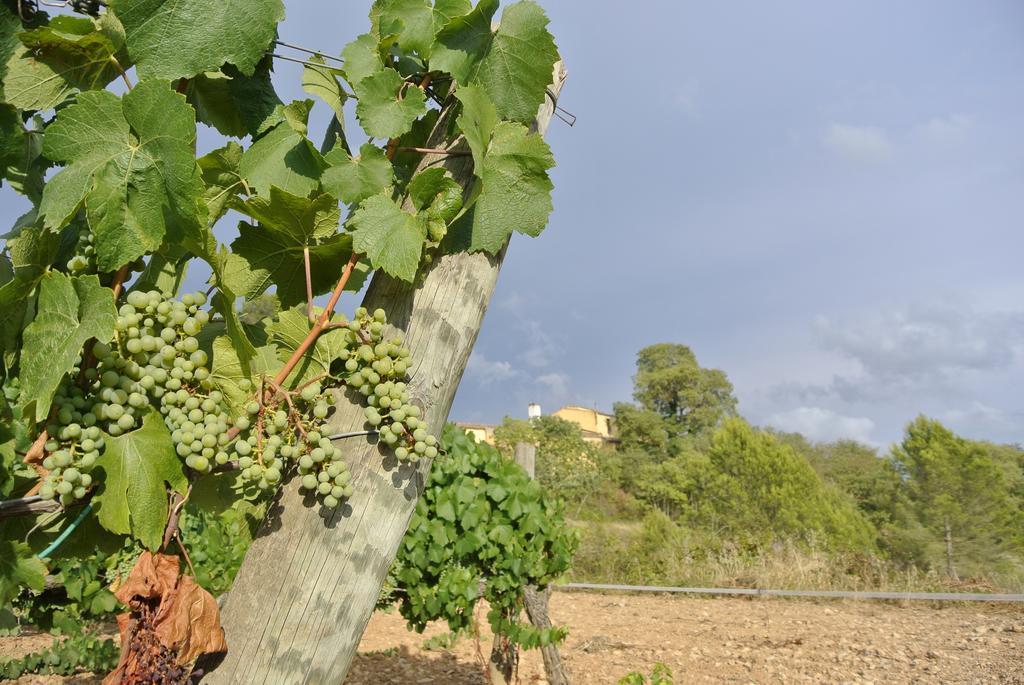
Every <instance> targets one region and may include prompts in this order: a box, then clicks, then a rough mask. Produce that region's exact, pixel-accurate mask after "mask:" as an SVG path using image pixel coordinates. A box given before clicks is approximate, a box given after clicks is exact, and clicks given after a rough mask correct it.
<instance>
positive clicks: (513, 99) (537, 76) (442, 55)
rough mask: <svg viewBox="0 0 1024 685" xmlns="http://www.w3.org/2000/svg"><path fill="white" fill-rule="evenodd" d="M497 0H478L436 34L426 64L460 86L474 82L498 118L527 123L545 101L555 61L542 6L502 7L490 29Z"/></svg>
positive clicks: (555, 50)
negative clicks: (495, 110) (495, 28)
mask: <svg viewBox="0 0 1024 685" xmlns="http://www.w3.org/2000/svg"><path fill="white" fill-rule="evenodd" d="M497 8H498V2H497V0H481V1H480V3H479V4H478V5H477V6H476V8H474V9H473V11H472V12H470V13H469V14H466V15H464V16H461V17H456V18H455V19H453V20H452V21H451V22H449V23H448V24H447V25H446V26H445V27H444V29H442V30H441V31H440V33H438V36H437V44H436V45H435V47H434V51H433V54H432V58H431V64H430V66H431V68H433V69H440V70H441V71H447V72H448V73H449V74H451V75H452V76H453V77H455V80H456V81H458V82H459V83H461V84H464V85H468V84H477V85H479V86H481V87H482V88H483V89H484V91H486V92H487V94H488V95H489V96H490V98H491V100H492V101H493V102H494V104H495V106H496V107H497V110H498V115H499V116H500V117H501V118H502V119H511V120H514V121H520V122H523V123H527V124H528V123H530V122H532V121H533V119H534V117H535V116H536V115H537V108H538V107H539V106H540V105H541V103H542V102H543V101H544V93H545V89H546V88H547V86H548V85H549V84H550V83H551V78H552V70H553V69H554V66H555V62H556V61H558V48H557V47H556V46H555V40H554V38H553V37H552V36H551V34H550V33H549V32H548V29H547V25H548V18H547V16H545V14H544V10H542V9H541V8H540V6H538V5H537V4H536V3H534V2H532V0H521V1H520V2H517V3H515V4H513V5H509V6H508V7H506V8H505V10H504V12H503V13H502V16H501V24H500V25H499V26H498V30H497V31H495V32H492V31H491V18H492V17H493V16H494V13H495V11H496V10H497Z"/></svg>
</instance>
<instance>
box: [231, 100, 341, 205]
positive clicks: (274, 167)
mask: <svg viewBox="0 0 1024 685" xmlns="http://www.w3.org/2000/svg"><path fill="white" fill-rule="evenodd" d="M312 106H313V101H312V100H300V101H297V102H293V103H291V104H290V105H288V106H287V107H282V108H279V110H280V112H281V114H282V116H283V118H284V120H283V121H281V122H280V123H278V124H277V125H276V126H274V127H273V128H271V129H270V130H269V131H267V132H266V133H264V134H263V136H262V137H260V138H259V139H257V140H256V142H254V143H253V144H252V146H251V147H250V148H249V149H248V150H246V151H245V154H243V155H242V158H241V160H240V161H239V163H238V168H239V172H240V173H241V174H242V177H243V178H245V180H246V181H248V183H249V185H250V186H251V187H252V188H255V189H256V191H257V192H258V193H259V194H260V195H267V194H268V193H269V192H270V186H272V185H274V186H277V187H278V188H280V189H282V190H284V191H287V192H289V193H291V194H292V195H303V196H304V195H308V194H309V193H310V192H311V191H313V190H315V189H316V187H317V184H318V183H319V180H320V174H322V173H323V170H324V169H325V168H326V167H327V163H326V162H325V161H324V158H323V156H322V155H321V154H320V153H319V152H317V149H316V148H315V147H314V146H313V144H312V143H311V142H310V141H309V139H308V138H307V137H306V126H307V123H306V122H307V121H308V117H309V110H310V109H311V108H312Z"/></svg>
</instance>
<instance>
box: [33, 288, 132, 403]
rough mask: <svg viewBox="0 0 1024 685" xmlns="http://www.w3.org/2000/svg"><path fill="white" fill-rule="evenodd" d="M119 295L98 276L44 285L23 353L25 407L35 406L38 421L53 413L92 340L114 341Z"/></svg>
mask: <svg viewBox="0 0 1024 685" xmlns="http://www.w3.org/2000/svg"><path fill="white" fill-rule="evenodd" d="M116 319H117V311H116V310H115V308H114V295H113V292H112V291H111V290H110V288H105V287H103V286H102V285H100V279H99V278H98V277H97V276H79V277H72V276H65V275H64V274H62V273H60V272H59V271H51V272H50V273H48V274H46V275H45V276H44V277H43V278H42V281H41V283H40V285H39V303H38V305H37V313H36V318H35V320H34V321H33V322H32V323H31V324H29V325H28V326H27V327H26V328H25V334H24V342H25V344H24V347H23V349H22V352H21V387H22V394H21V397H22V404H23V406H24V407H25V408H26V409H29V408H31V407H32V406H33V404H34V416H35V420H36V421H42V420H43V419H45V418H46V415H47V414H48V413H49V412H50V402H51V400H52V399H53V393H54V391H55V390H56V389H57V385H58V384H59V383H60V380H61V378H63V377H64V374H66V373H67V372H69V371H70V370H71V368H72V367H73V366H74V365H75V360H76V359H77V358H78V355H79V354H80V353H81V351H82V345H84V344H85V342H86V341H87V340H89V339H90V338H96V339H97V340H99V341H101V342H108V341H109V340H110V339H111V338H113V337H114V321H115V320H116Z"/></svg>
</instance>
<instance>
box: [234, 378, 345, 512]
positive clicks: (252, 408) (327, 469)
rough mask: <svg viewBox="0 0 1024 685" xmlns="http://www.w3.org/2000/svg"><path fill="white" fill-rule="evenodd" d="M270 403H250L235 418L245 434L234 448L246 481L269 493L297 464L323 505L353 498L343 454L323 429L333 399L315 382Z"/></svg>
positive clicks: (272, 397) (305, 484) (272, 398)
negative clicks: (243, 412)
mask: <svg viewBox="0 0 1024 685" xmlns="http://www.w3.org/2000/svg"><path fill="white" fill-rule="evenodd" d="M268 399H269V400H270V401H269V402H267V404H265V405H261V404H260V403H259V402H256V401H254V402H250V403H249V405H248V406H247V407H246V413H245V414H244V415H242V416H240V417H238V418H237V419H236V420H235V428H236V429H238V430H239V431H240V434H239V437H238V440H236V441H235V443H234V444H233V448H234V453H235V455H236V458H237V459H238V466H239V468H240V469H241V477H242V480H243V481H247V482H250V483H253V484H255V485H256V486H257V487H258V488H260V489H261V490H266V489H268V488H270V487H273V486H274V485H276V484H277V483H278V482H279V481H280V480H281V478H282V474H283V472H284V471H285V470H286V468H287V467H288V466H289V465H290V464H293V463H297V465H298V472H299V475H300V476H301V477H302V481H301V487H302V488H303V489H305V490H310V491H315V492H316V493H318V494H319V495H320V496H321V501H322V502H323V504H324V506H326V507H328V508H334V507H336V506H338V504H340V502H341V500H342V499H343V498H345V497H348V496H350V495H351V494H352V489H351V486H350V485H349V479H350V476H349V472H348V467H347V466H346V465H345V462H344V461H342V459H341V450H339V449H338V448H337V447H335V446H334V444H333V443H332V442H331V441H330V439H329V438H327V437H326V436H324V435H323V434H322V433H321V431H320V428H321V427H322V426H323V423H324V420H325V419H326V418H327V415H328V413H330V409H331V405H332V404H333V402H334V395H333V394H332V393H330V392H325V391H324V390H323V388H322V387H321V385H320V383H319V381H315V380H314V381H311V382H308V383H306V384H305V385H303V386H300V388H299V389H298V392H297V393H294V394H293V395H292V396H290V397H289V398H288V400H285V399H284V397H283V395H281V394H280V393H276V394H275V393H273V392H272V393H270V394H269V395H268Z"/></svg>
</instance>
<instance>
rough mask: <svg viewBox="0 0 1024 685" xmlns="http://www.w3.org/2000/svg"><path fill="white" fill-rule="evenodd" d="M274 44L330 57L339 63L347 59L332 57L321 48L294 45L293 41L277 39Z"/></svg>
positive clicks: (326, 57) (325, 57)
mask: <svg viewBox="0 0 1024 685" xmlns="http://www.w3.org/2000/svg"><path fill="white" fill-rule="evenodd" d="M274 44H275V45H280V46H283V47H286V48H291V49H292V50H298V51H299V52H305V53H308V54H310V55H316V56H317V57H323V58H324V59H329V60H331V61H332V62H337V63H338V64H344V63H345V60H343V59H341V58H339V57H332V56H331V55H328V54H327V53H325V52H320V51H319V50H310V49H309V48H304V47H302V46H301V45H293V44H291V43H285V42H284V41H283V40H275V41H274ZM320 66H325V65H323V64H321V65H320Z"/></svg>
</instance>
